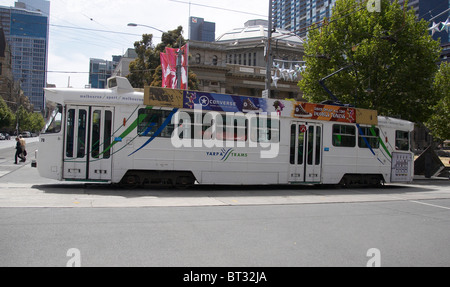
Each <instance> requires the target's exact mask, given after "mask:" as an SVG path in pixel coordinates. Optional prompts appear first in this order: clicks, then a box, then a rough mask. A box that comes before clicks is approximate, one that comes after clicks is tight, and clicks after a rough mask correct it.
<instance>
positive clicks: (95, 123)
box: [92, 110, 102, 158]
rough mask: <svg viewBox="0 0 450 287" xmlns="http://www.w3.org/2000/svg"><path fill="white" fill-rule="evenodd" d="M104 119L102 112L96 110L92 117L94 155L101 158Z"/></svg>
mask: <svg viewBox="0 0 450 287" xmlns="http://www.w3.org/2000/svg"><path fill="white" fill-rule="evenodd" d="M101 121H102V112H101V111H99V110H96V111H94V115H93V118H92V157H93V158H99V155H100V127H101Z"/></svg>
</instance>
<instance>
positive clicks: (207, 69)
mask: <svg viewBox="0 0 450 287" xmlns="http://www.w3.org/2000/svg"><path fill="white" fill-rule="evenodd" d="M267 34H268V30H267V21H265V20H252V21H248V22H247V23H245V27H244V28H238V29H234V30H232V31H230V32H228V33H225V34H224V35H222V36H220V37H219V38H218V39H217V40H216V41H215V42H198V41H190V42H189V54H190V59H189V69H190V70H191V71H193V72H194V73H195V74H196V75H197V77H198V79H199V81H200V87H199V89H200V90H201V91H205V92H213V93H223V94H236V95H241V96H253V97H261V96H262V93H263V91H264V90H265V79H266V65H267V64H266V60H265V55H266V41H267ZM272 39H273V40H272V54H273V57H274V59H277V60H280V61H282V65H284V66H285V67H286V69H287V68H290V67H292V65H293V64H295V63H297V62H299V61H302V59H303V55H304V49H303V42H302V40H301V39H300V38H299V37H297V36H295V35H292V34H290V33H289V32H288V31H276V32H275V33H274V34H273V38H272ZM271 67H272V65H271ZM276 74H277V69H275V68H273V70H272V75H276ZM298 81H299V78H291V79H287V78H285V79H280V80H279V81H277V83H276V85H275V84H274V83H273V84H272V89H271V95H272V96H271V97H272V98H278V99H297V100H301V99H302V93H301V91H300V89H299V87H298V86H297V83H298Z"/></svg>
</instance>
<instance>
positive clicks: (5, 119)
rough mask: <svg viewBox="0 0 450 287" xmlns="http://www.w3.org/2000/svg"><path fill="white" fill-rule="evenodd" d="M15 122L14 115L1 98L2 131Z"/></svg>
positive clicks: (0, 118) (0, 119) (0, 127)
mask: <svg viewBox="0 0 450 287" xmlns="http://www.w3.org/2000/svg"><path fill="white" fill-rule="evenodd" d="M14 121H15V116H14V113H13V112H12V111H11V109H10V108H9V107H8V105H6V103H5V101H4V100H3V98H2V97H0V129H4V128H8V127H10V126H11V125H12V124H13V123H14Z"/></svg>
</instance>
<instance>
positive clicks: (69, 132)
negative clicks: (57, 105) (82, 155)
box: [66, 109, 75, 158]
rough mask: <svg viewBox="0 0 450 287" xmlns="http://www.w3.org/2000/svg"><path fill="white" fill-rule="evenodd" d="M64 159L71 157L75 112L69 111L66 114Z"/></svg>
mask: <svg viewBox="0 0 450 287" xmlns="http://www.w3.org/2000/svg"><path fill="white" fill-rule="evenodd" d="M66 130H67V136H66V157H68V158H72V157H73V140H74V136H75V110H74V109H71V110H69V111H68V112H67V123H66Z"/></svg>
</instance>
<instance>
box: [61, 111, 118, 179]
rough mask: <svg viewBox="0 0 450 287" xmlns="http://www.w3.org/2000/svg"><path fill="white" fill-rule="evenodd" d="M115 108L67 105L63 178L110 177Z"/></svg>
mask: <svg viewBox="0 0 450 287" xmlns="http://www.w3.org/2000/svg"><path fill="white" fill-rule="evenodd" d="M112 126H113V109H112V108H105V107H87V106H67V109H66V132H65V137H64V179H73V180H101V181H107V180H111V178H112V177H111V169H112V161H111V155H112V151H111V147H110V146H111V144H112V138H111V137H112Z"/></svg>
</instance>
